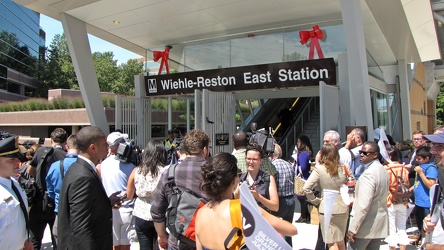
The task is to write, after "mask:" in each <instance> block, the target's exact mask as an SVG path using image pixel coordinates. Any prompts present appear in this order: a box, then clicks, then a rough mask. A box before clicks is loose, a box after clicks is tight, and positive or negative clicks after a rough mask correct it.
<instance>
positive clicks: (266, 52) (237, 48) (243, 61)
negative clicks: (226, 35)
mask: <svg viewBox="0 0 444 250" xmlns="http://www.w3.org/2000/svg"><path fill="white" fill-rule="evenodd" d="M283 51H284V40H283V34H282V33H277V34H270V35H261V36H254V37H244V38H239V39H233V40H232V41H231V67H237V66H249V65H257V64H267V63H276V62H282V60H283V58H282V54H283Z"/></svg>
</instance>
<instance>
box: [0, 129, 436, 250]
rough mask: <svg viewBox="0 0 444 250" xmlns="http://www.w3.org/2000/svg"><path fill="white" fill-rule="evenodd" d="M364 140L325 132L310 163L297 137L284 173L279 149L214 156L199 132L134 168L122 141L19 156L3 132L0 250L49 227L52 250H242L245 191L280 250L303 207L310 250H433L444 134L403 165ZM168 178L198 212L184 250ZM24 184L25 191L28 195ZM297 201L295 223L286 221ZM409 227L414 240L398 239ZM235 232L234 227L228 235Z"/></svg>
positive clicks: (148, 153)
mask: <svg viewBox="0 0 444 250" xmlns="http://www.w3.org/2000/svg"><path fill="white" fill-rule="evenodd" d="M375 132H377V133H375V138H374V140H373V141H369V140H366V133H365V132H364V131H363V130H362V129H360V128H354V129H353V130H352V131H351V132H350V133H349V134H347V137H346V138H347V140H346V142H345V143H344V144H341V141H340V135H339V133H338V132H336V131H333V130H331V131H327V132H326V133H325V134H324V137H323V146H322V148H321V149H320V150H319V152H313V148H312V145H311V143H310V139H309V138H308V137H307V136H305V135H300V136H299V137H298V140H297V144H296V145H295V151H294V154H293V156H292V157H293V159H292V161H291V163H290V161H287V160H286V159H282V154H283V152H282V149H281V148H280V146H279V145H278V144H276V143H275V144H274V150H273V151H271V152H270V151H266V150H265V149H264V148H263V146H261V145H259V144H257V143H250V142H249V138H248V136H247V134H246V133H245V132H243V131H237V132H236V133H234V134H233V135H232V143H233V146H234V150H233V152H231V153H227V152H222V153H217V154H215V155H212V153H211V146H210V144H211V143H210V142H211V138H210V136H209V135H208V134H206V133H205V132H204V131H203V130H199V129H196V130H191V131H188V132H187V133H186V134H185V136H183V137H182V135H181V133H180V131H170V132H169V136H168V138H167V139H166V140H164V141H159V140H151V141H150V142H148V144H147V145H146V147H145V148H144V150H143V153H142V161H141V162H140V163H136V164H134V163H133V162H131V160H129V158H127V157H126V156H125V157H122V155H120V154H121V152H120V150H121V147H126V146H127V145H128V135H127V134H124V133H122V132H121V131H115V132H112V133H110V134H109V135H105V134H104V133H103V131H102V130H101V129H100V128H97V127H94V126H88V127H84V128H82V129H81V130H79V131H78V132H77V133H76V134H73V135H68V134H67V133H66V131H65V130H63V129H61V128H57V129H55V130H54V131H53V132H52V133H51V135H50V137H51V147H44V146H40V145H39V144H29V145H28V144H27V147H26V148H25V149H23V148H22V149H20V147H19V144H18V138H17V137H16V136H14V135H9V134H8V133H2V138H1V139H2V140H0V196H1V203H0V206H1V210H0V235H1V236H0V246H1V248H2V249H40V247H41V244H42V238H43V233H44V230H45V228H46V227H47V226H48V225H49V227H50V228H51V236H52V237H51V240H52V247H53V249H57V248H60V249H111V248H112V249H116V250H125V249H130V246H131V242H133V241H134V240H136V241H138V242H139V246H140V249H196V248H197V249H243V247H244V246H245V243H246V242H247V245H248V241H246V238H247V237H251V231H248V233H246V231H245V230H246V228H243V226H245V221H244V220H245V217H244V219H242V217H241V213H240V212H239V211H241V210H242V211H243V212H242V214H243V213H244V212H245V210H244V209H245V206H243V205H242V204H241V203H240V198H241V196H242V195H245V193H242V192H244V191H245V190H244V191H242V188H241V187H242V186H247V187H248V194H249V195H251V199H252V200H254V201H255V203H256V204H257V206H258V213H259V215H260V216H261V217H263V218H264V219H265V220H266V221H267V222H268V223H269V224H270V225H271V228H274V230H276V231H277V232H279V233H280V234H281V235H282V237H284V240H285V241H284V243H283V244H285V245H282V246H280V247H281V249H287V248H291V247H292V236H293V235H295V234H297V229H296V226H297V223H311V218H310V208H311V207H313V206H314V207H317V211H318V213H319V220H320V223H319V231H318V241H317V243H316V249H347V248H348V249H379V247H380V245H381V243H382V242H383V241H386V242H387V243H388V245H389V247H390V249H396V248H397V247H399V248H400V249H401V250H402V249H406V246H407V245H409V244H422V245H424V246H427V247H428V248H427V249H435V248H433V247H437V248H436V249H442V247H444V232H443V224H442V221H443V220H442V214H443V212H442V209H443V207H442V206H443V202H442V200H443V199H442V197H443V196H442V194H441V192H442V191H441V190H443V188H442V185H443V184H444V180H443V179H444V173H443V171H444V163H443V160H442V157H444V127H438V128H437V129H436V130H435V133H434V134H431V135H427V134H425V133H423V132H422V131H415V132H414V133H413V135H412V142H413V145H412V149H411V150H410V152H407V154H406V153H405V152H403V151H401V150H400V149H399V148H396V147H395V146H394V145H392V144H394V143H393V142H392V141H391V140H390V139H391V137H390V136H389V135H388V136H387V135H385V133H384V131H383V130H381V129H379V130H377V131H376V130H375ZM387 137H388V138H390V139H387V141H385V139H384V138H387ZM381 142H382V143H381ZM342 145H343V146H342ZM172 148H174V150H171V149H172ZM313 157H314V158H313ZM173 162H174V164H173ZM176 166H177V167H176ZM169 169H172V171H168V170H169ZM170 172H172V174H173V175H174V185H175V186H176V187H178V188H180V189H181V190H182V189H183V190H187V192H189V193H191V194H193V196H195V197H197V198H198V199H199V200H201V201H202V202H203V203H204V205H202V206H199V208H200V209H199V210H198V212H197V213H196V216H195V219H192V218H185V219H186V220H192V221H194V220H195V221H194V222H195V232H193V233H194V235H195V236H193V237H195V238H194V240H195V242H193V244H190V243H189V242H187V241H185V240H182V238H181V237H180V236H177V235H173V233H172V232H171V231H170V230H167V229H168V228H169V225H166V222H167V220H168V218H167V213H168V212H169V211H170V210H171V203H172V197H175V196H174V194H173V193H172V192H173V191H172V190H173V189H171V187H170V186H169V185H170V184H171V175H172V174H171V173H170ZM298 174H300V176H302V177H303V178H304V179H305V180H306V182H305V185H304V188H303V189H304V193H305V195H295V193H294V178H295V176H296V175H298ZM25 180H26V183H25ZM30 180H34V181H35V184H33V186H31V187H30V188H29V190H28V189H27V187H28V186H26V185H24V184H27V183H29V181H30ZM438 180H439V181H438ZM436 183H439V185H441V190H440V189H439V188H438V189H436V188H435V187H436V185H435V184H436ZM32 188H34V189H32ZM435 189H436V192H435ZM430 190H433V191H432V195H430V193H431V192H430ZM25 191H26V192H25ZM31 191H32V192H31ZM435 193H436V194H437V195H433V194H435ZM296 200H297V201H298V202H299V203H300V207H301V216H300V217H299V218H297V219H296V220H294V218H293V216H294V212H295V207H296V203H295V202H296ZM431 200H432V201H433V202H431ZM431 204H433V206H432V205H431ZM241 205H242V206H241ZM241 207H242V209H241ZM413 207H414V209H413V212H412V208H413ZM233 211H234V212H233ZM236 211H237V212H236ZM411 214H412V215H411ZM431 214H432V215H433V214H435V216H431ZM436 215H438V216H436ZM411 217H414V220H415V222H416V225H417V229H418V232H419V238H418V239H416V238H413V237H409V235H408V234H407V230H406V227H407V221H408V220H409V218H411ZM193 218H194V217H193ZM437 218H438V219H437ZM208 221H211V223H208ZM235 221H240V223H239V224H240V225H242V226H238V227H240V229H239V231H238V232H237V231H235V232H236V234H232V231H233V230H234V229H236V228H237V227H235V226H234V224H233V223H234V222H235ZM194 222H193V223H194ZM294 223H296V224H294ZM271 230H272V229H271ZM214 232H217V234H214ZM239 232H240V233H239ZM236 235H237V236H236ZM429 235H432V237H430V236H429ZM229 236H230V237H233V239H235V240H233V241H229V240H228V239H229ZM276 244H277V243H276ZM439 247H441V248H439ZM250 249H251V248H250Z"/></svg>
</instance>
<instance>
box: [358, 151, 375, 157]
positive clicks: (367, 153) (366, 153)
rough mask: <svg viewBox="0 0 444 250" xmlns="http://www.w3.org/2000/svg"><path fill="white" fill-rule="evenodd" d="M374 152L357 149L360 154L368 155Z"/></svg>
mask: <svg viewBox="0 0 444 250" xmlns="http://www.w3.org/2000/svg"><path fill="white" fill-rule="evenodd" d="M374 153H376V152H365V151H362V150H359V154H360V155H365V156H368V155H369V154H374Z"/></svg>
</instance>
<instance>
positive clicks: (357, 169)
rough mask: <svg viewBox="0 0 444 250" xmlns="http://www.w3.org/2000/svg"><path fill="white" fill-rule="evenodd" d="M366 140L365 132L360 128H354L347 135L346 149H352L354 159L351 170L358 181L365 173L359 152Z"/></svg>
mask: <svg viewBox="0 0 444 250" xmlns="http://www.w3.org/2000/svg"><path fill="white" fill-rule="evenodd" d="M365 140H366V137H365V133H364V131H363V130H362V129H360V128H354V129H353V130H352V131H351V132H350V134H348V135H347V143H345V145H344V148H346V149H350V151H351V153H352V155H353V157H354V161H353V163H352V164H351V165H350V170H351V171H352V172H353V173H354V175H355V178H356V179H358V178H359V176H360V175H361V174H362V172H364V166H363V165H362V164H361V162H360V159H361V156H360V154H359V151H360V150H361V148H362V144H363V143H364V142H365Z"/></svg>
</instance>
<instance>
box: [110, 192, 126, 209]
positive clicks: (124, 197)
mask: <svg viewBox="0 0 444 250" xmlns="http://www.w3.org/2000/svg"><path fill="white" fill-rule="evenodd" d="M125 199H126V193H124V194H123V195H122V196H120V197H119V199H118V200H117V201H115V202H114V203H113V204H112V206H114V205H116V204H117V203H120V202H121V201H123V200H125Z"/></svg>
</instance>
